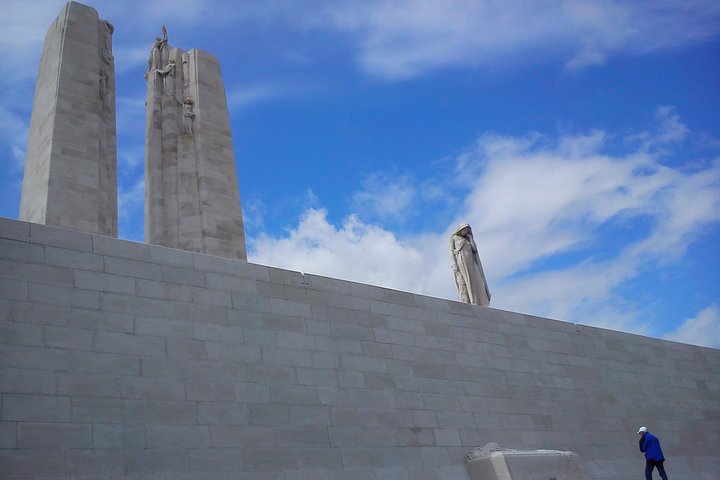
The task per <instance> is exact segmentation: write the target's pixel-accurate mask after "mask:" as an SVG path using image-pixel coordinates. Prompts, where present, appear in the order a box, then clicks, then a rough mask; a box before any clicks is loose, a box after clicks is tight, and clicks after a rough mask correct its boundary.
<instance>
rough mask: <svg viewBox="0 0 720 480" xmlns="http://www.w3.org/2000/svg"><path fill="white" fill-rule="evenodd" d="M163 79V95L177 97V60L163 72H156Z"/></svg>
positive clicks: (170, 63)
mask: <svg viewBox="0 0 720 480" xmlns="http://www.w3.org/2000/svg"><path fill="white" fill-rule="evenodd" d="M155 71H156V72H157V73H158V74H159V75H160V76H161V77H162V79H163V95H168V96H173V95H175V60H170V61H169V62H168V64H167V66H166V67H165V68H163V69H162V70H159V69H156V70H155Z"/></svg>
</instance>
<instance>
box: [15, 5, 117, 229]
mask: <svg viewBox="0 0 720 480" xmlns="http://www.w3.org/2000/svg"><path fill="white" fill-rule="evenodd" d="M112 33H113V26H112V25H111V24H110V23H108V22H107V21H105V20H101V19H100V18H99V17H98V13H97V11H96V10H95V9H93V8H91V7H88V6H86V5H82V4H80V3H76V2H68V3H67V4H66V5H65V7H63V9H62V11H61V12H60V15H59V16H58V18H57V19H56V20H55V22H53V24H52V25H50V28H49V29H48V32H47V35H46V36H45V44H44V46H43V52H42V57H41V60H40V69H39V72H38V77H37V84H36V86H35V100H34V103H33V111H32V118H31V120H30V130H29V134H28V146H27V155H26V157H25V175H24V177H23V186H22V196H21V200H20V220H26V221H29V222H35V223H44V224H47V225H55V226H59V227H65V228H71V229H74V230H82V231H86V232H91V233H98V234H101V235H107V236H112V237H117V153H116V150H117V147H116V133H115V66H114V59H113V55H112Z"/></svg>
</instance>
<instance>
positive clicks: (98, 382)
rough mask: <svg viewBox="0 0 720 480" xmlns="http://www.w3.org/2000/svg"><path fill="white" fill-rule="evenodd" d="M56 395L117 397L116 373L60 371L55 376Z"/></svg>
mask: <svg viewBox="0 0 720 480" xmlns="http://www.w3.org/2000/svg"><path fill="white" fill-rule="evenodd" d="M57 393H58V395H68V396H78V395H80V396H85V397H110V398H117V397H118V381H117V376H116V375H101V374H92V373H61V374H59V375H58V376H57Z"/></svg>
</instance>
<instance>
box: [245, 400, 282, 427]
mask: <svg viewBox="0 0 720 480" xmlns="http://www.w3.org/2000/svg"><path fill="white" fill-rule="evenodd" d="M248 422H249V423H250V425H263V426H267V425H273V426H283V425H289V424H290V407H289V406H287V405H273V404H260V403H254V404H250V405H248Z"/></svg>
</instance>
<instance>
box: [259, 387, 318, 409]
mask: <svg viewBox="0 0 720 480" xmlns="http://www.w3.org/2000/svg"><path fill="white" fill-rule="evenodd" d="M270 401H271V402H272V403H280V404H290V405H316V404H317V403H318V394H317V392H316V391H315V389H314V388H313V387H308V386H304V385H270Z"/></svg>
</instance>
